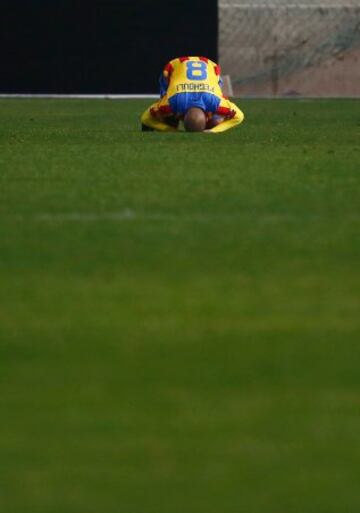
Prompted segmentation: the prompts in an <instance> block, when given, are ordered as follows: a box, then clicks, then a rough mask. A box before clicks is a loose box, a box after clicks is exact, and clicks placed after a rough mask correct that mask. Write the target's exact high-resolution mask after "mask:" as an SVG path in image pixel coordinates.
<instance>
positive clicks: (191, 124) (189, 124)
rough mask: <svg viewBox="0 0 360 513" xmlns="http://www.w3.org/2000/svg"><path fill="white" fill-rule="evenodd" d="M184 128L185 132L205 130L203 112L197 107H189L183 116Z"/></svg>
mask: <svg viewBox="0 0 360 513" xmlns="http://www.w3.org/2000/svg"><path fill="white" fill-rule="evenodd" d="M184 127H185V130H186V131H187V132H202V131H203V130H205V127H206V116H205V112H204V111H203V110H201V109H199V108H197V107H191V109H189V110H188V111H187V112H186V114H185V117H184Z"/></svg>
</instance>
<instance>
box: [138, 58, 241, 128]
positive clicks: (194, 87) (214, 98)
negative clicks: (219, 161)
mask: <svg viewBox="0 0 360 513" xmlns="http://www.w3.org/2000/svg"><path fill="white" fill-rule="evenodd" d="M220 73H221V70H220V66H219V65H218V64H216V63H215V62H213V61H211V60H210V59H207V58H206V57H180V58H177V59H173V60H172V61H170V62H169V63H168V64H167V65H166V66H165V68H164V70H163V72H162V74H161V76H160V100H159V101H158V102H156V103H154V104H153V105H151V107H149V108H148V109H147V110H146V111H145V112H144V113H143V115H142V116H141V123H142V130H143V131H148V130H157V131H161V132H176V131H177V130H178V127H179V122H180V121H183V123H184V128H185V130H186V131H187V132H224V131H225V130H228V129H229V128H232V127H234V126H236V125H238V124H240V123H241V122H242V121H243V119H244V114H243V113H242V112H241V110H240V109H239V108H238V107H237V106H236V105H235V104H234V103H231V102H230V101H229V100H228V99H227V98H226V97H225V96H224V95H223V93H222V89H221V87H222V80H221V76H220Z"/></svg>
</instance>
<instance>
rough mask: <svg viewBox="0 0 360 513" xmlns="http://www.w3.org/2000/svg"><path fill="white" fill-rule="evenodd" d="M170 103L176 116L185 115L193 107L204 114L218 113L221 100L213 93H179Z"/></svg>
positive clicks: (172, 97)
mask: <svg viewBox="0 0 360 513" xmlns="http://www.w3.org/2000/svg"><path fill="white" fill-rule="evenodd" d="M168 102H169V104H170V107H171V110H172V111H173V113H174V114H185V113H186V112H187V111H188V110H189V109H191V108H192V107H197V108H198V109H202V110H203V111H204V112H216V111H217V109H218V107H219V105H220V102H221V98H219V97H218V96H215V95H214V94H211V93H177V94H174V96H171V98H169V99H168Z"/></svg>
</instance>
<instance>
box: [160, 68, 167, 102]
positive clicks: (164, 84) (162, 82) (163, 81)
mask: <svg viewBox="0 0 360 513" xmlns="http://www.w3.org/2000/svg"><path fill="white" fill-rule="evenodd" d="M159 86H160V96H161V98H162V97H163V96H165V94H166V91H167V90H168V82H167V80H166V78H165V77H164V75H163V74H162V73H161V75H160V78H159Z"/></svg>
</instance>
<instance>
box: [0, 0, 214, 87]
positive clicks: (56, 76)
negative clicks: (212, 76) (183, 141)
mask: <svg viewBox="0 0 360 513" xmlns="http://www.w3.org/2000/svg"><path fill="white" fill-rule="evenodd" d="M204 20H205V21H204ZM217 27H218V19H217V0H167V2H166V3H164V2H157V1H156V0H137V1H134V0H71V1H70V0H59V1H57V2H49V0H32V1H31V2H28V1H22V0H2V1H1V2H0V58H1V71H0V93H12V94H19V93H25V94H26V93H30V94H41V93H48V94H49V93H50V94H51V93H60V94H71V93H77V94H97V93H99V94H119V93H130V94H136V93H156V92H157V90H158V77H159V74H160V71H161V69H162V67H163V66H164V64H166V62H167V61H168V60H170V59H172V58H173V57H175V56H178V55H188V54H191V53H193V52H194V51H195V52H197V53H200V54H202V55H208V56H209V57H211V58H213V59H214V60H216V59H217V57H218V55H217V47H218V45H217Z"/></svg>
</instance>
